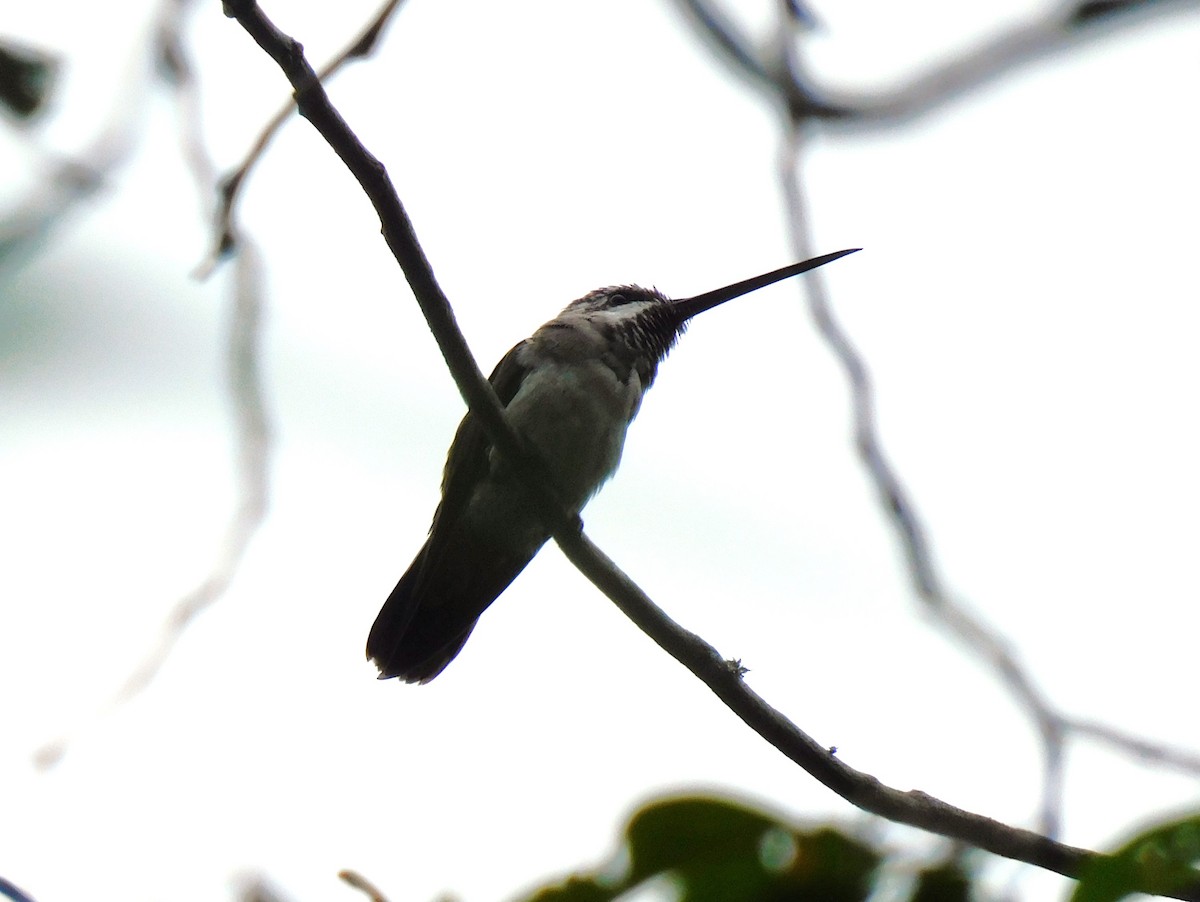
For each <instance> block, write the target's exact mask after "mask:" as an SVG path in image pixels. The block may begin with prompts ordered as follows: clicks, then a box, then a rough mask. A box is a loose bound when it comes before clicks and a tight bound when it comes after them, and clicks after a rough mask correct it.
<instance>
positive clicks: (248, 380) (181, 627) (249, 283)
mask: <svg viewBox="0 0 1200 902" xmlns="http://www.w3.org/2000/svg"><path fill="white" fill-rule="evenodd" d="M192 2H193V0H169V2H168V7H167V13H166V14H165V15H164V16H163V17H162V19H161V20H160V25H159V31H158V43H159V48H160V58H161V59H162V61H163V64H164V68H165V70H166V71H167V73H168V74H169V76H170V81H171V83H172V84H173V85H174V87H175V90H176V97H177V101H178V104H179V111H180V136H181V142H182V153H183V156H184V158H185V159H186V160H187V161H188V165H189V168H190V169H191V171H192V176H193V179H194V181H195V182H196V189H197V192H198V193H199V195H200V197H201V198H203V199H205V200H206V201H207V200H209V199H210V198H211V197H212V189H213V185H214V184H215V182H216V167H215V166H214V164H213V161H212V157H211V156H209V153H208V149H207V147H205V143H204V135H203V132H202V129H201V126H200V105H199V97H198V86H197V83H196V77H195V73H194V70H193V68H192V65H191V62H190V60H189V59H188V56H187V51H186V49H185V47H184V45H183V40H182V28H181V19H182V17H183V15H184V14H185V13H186V11H187V7H188V6H189V5H190V4H191V3H192ZM237 249H238V253H237V258H236V259H237V269H236V271H235V273H234V278H233V281H232V284H231V286H230V287H231V289H232V290H231V292H230V308H229V321H228V322H227V324H226V337H225V342H226V344H225V367H226V369H225V377H226V387H227V389H228V391H229V397H230V402H231V407H232V409H233V422H234V435H235V440H236V448H235V451H234V458H235V463H236V479H237V495H238V503H237V506H236V508H235V509H234V511H233V513H232V515H231V516H230V521H229V525H228V526H227V527H226V530H225V536H224V539H223V540H222V542H221V545H220V549H219V551H218V553H217V558H216V561H215V562H214V564H213V567H212V569H211V570H210V571H209V574H208V576H206V577H205V578H204V580H203V581H202V582H201V583H200V584H199V585H198V586H196V587H195V588H194V589H193V590H192V591H191V592H189V593H188V594H187V595H185V596H184V597H183V598H181V599H180V600H179V601H178V602H177V603H176V605H175V608H174V610H173V611H172V612H171V614H170V616H169V617H168V618H167V621H166V622H165V623H164V624H163V631H162V635H161V637H160V639H159V643H158V646H157V647H156V648H155V649H154V650H153V651H152V652H151V653H150V654H149V655H147V657H146V659H145V660H144V661H143V662H142V664H141V666H140V667H138V669H137V670H136V671H135V672H134V673H133V674H132V675H131V676H130V678H129V680H128V681H127V682H126V684H125V686H124V688H123V689H122V690H121V692H120V693H119V695H118V701H124V700H128V699H129V698H131V697H132V696H134V695H136V694H137V693H138V692H140V691H141V690H142V689H144V688H145V687H146V685H147V684H148V683H149V682H150V681H151V680H152V679H153V678H154V676H155V674H157V672H158V670H159V668H161V666H162V664H163V662H164V661H165V660H166V658H167V657H168V656H169V655H170V653H171V650H172V649H173V648H174V647H175V644H176V643H177V642H178V641H179V639H180V637H181V636H182V635H183V632H184V631H185V630H186V629H187V627H188V626H189V625H190V624H191V622H192V621H193V620H194V619H195V617H196V615H197V614H199V613H200V612H201V611H203V610H204V609H205V608H207V607H208V606H209V605H211V604H213V602H215V601H217V600H218V599H219V598H220V597H221V596H222V595H224V594H225V591H226V590H227V589H228V588H229V586H230V584H231V583H232V582H233V579H234V577H235V576H236V575H237V571H238V567H239V565H240V564H241V561H242V558H243V557H244V556H245V553H246V550H247V548H248V547H249V544H250V540H251V539H252V538H253V537H254V535H255V533H256V532H257V531H258V528H259V526H261V525H262V521H263V519H264V518H265V517H266V512H267V504H268V494H269V487H268V462H269V456H270V447H271V432H270V426H269V423H268V418H267V412H266V402H265V399H264V395H263V388H262V374H261V364H260V346H261V342H262V334H261V333H262V315H263V292H262V273H261V264H260V261H259V253H258V248H257V247H256V246H255V245H254V244H253V243H252V242H250V241H248V240H245V239H243V240H242V241H241V242H239V244H238V248H237Z"/></svg>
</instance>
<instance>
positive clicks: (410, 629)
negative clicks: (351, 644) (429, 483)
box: [367, 536, 536, 683]
mask: <svg viewBox="0 0 1200 902" xmlns="http://www.w3.org/2000/svg"><path fill="white" fill-rule="evenodd" d="M457 538H458V539H459V541H457V542H454V543H452V547H451V548H448V549H447V548H432V547H431V542H432V540H430V542H426V543H425V547H424V548H422V549H421V551H420V553H419V554H418V555H417V557H416V559H415V560H414V561H413V562H412V565H411V566H410V567H409V568H408V571H407V572H406V573H405V574H404V576H402V577H400V582H398V583H397V584H396V588H394V589H393V590H392V594H391V595H389V596H388V599H387V601H385V602H384V604H383V608H382V609H381V610H380V612H379V616H378V617H376V618H375V624H374V625H373V626H372V627H371V633H370V635H369V636H368V638H367V657H368V658H369V659H371V660H373V661H374V662H375V664H376V665H377V666H378V667H379V678H380V679H381V680H385V679H390V678H392V677H398V678H399V679H401V680H403V681H404V682H406V683H428V682H429V681H430V680H432V679H433V678H434V677H436V676H437V675H438V674H439V673H441V672H442V671H443V670H445V669H446V666H447V665H448V664H449V663H450V662H451V661H452V660H454V658H455V656H456V655H457V654H458V653H459V652H460V651H462V647H463V645H464V644H466V641H467V638H468V637H469V636H470V635H471V631H472V630H473V629H474V628H475V623H476V622H477V621H478V619H479V615H480V614H482V613H483V612H484V610H486V609H487V606H488V605H490V604H491V603H492V602H493V601H495V600H496V597H497V596H498V595H499V594H500V593H501V592H503V591H504V590H505V589H507V588H508V585H509V583H511V582H512V581H513V580H514V579H516V577H517V574H519V573H520V572H521V571H522V570H524V569H525V566H526V565H527V564H528V563H529V561H530V560H531V559H532V558H533V555H532V554H528V553H519V554H512V553H511V552H510V553H507V554H506V553H498V549H496V548H494V547H491V548H483V547H474V546H476V545H478V544H479V543H476V542H469V541H468V542H464V541H463V539H464V537H462V536H459V537H457ZM534 550H535V551H536V549H534ZM451 552H452V553H451Z"/></svg>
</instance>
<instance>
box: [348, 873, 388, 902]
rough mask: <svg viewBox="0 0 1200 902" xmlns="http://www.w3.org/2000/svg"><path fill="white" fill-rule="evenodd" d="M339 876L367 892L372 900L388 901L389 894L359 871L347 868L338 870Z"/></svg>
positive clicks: (374, 901)
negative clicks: (384, 892) (385, 893)
mask: <svg viewBox="0 0 1200 902" xmlns="http://www.w3.org/2000/svg"><path fill="white" fill-rule="evenodd" d="M338 876H339V877H340V878H342V880H343V881H345V882H346V883H348V884H349V885H350V886H352V887H354V888H355V889H356V890H359V891H361V892H363V893H365V894H366V896H367V898H368V899H370V900H371V902H388V900H387V896H385V895H384V894H383V892H382V891H381V890H380V889H379V888H378V887H377V886H376V885H375V884H374V883H372V882H371V881H370V880H368V879H367V878H366V877H364V876H363V875H362V874H360V873H358V871H352V870H350V869H348V868H347V869H346V870H344V871H338Z"/></svg>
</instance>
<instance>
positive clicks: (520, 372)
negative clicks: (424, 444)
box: [430, 341, 530, 532]
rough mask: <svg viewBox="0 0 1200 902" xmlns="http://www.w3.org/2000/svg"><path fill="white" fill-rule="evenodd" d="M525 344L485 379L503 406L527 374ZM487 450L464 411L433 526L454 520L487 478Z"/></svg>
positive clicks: (483, 437) (475, 419)
mask: <svg viewBox="0 0 1200 902" xmlns="http://www.w3.org/2000/svg"><path fill="white" fill-rule="evenodd" d="M525 345H526V342H524V341H522V342H521V343H519V344H518V345H516V346H515V347H514V348H513V349H512V350H511V351H509V352H508V353H507V354H505V355H504V356H503V357H502V358H500V362H499V363H497V364H496V368H495V369H494V370H492V375H490V376H489V377H488V381H489V382H490V383H492V388H493V389H494V390H495V392H496V396H497V397H498V398H499V399H500V403H501V404H502V405H503V406H504V407H507V406H508V405H509V402H510V401H512V399H513V398H514V397H516V394H517V392H518V391H520V389H521V383H522V382H524V381H525V377H526V376H527V375H528V374H529V369H530V368H529V367H528V366H526V365H525V363H524V362H523V361H522V359H521V358H522V356H523V355H522V354H521V350H522V348H524V347H525ZM490 447H491V442H490V441H489V440H488V437H487V430H485V429H484V428H483V424H482V423H480V422H479V418H478V417H476V416H475V414H473V413H471V412H470V411H467V415H466V416H465V417H463V419H462V422H461V423H459V424H458V431H457V432H456V433H455V434H454V442H453V443H452V444H451V445H450V454H449V455H448V456H447V458H446V470H445V472H444V473H443V475H442V501H441V503H440V504H439V505H438V509H437V512H436V513H435V514H434V518H433V521H434V525H435V526H436V524H437V523H438V521H439V520H441V519H443V518H447V519H449V520H451V521H453V520H457V519H458V517H459V515H460V514H461V513H462V510H463V508H464V507H465V506H466V504H467V502H468V501H469V500H470V498H471V492H472V491H474V489H475V486H477V485H478V484H479V482H480V481H481V480H482V479H483V478H484V476H486V475H487V470H488V467H489V466H490V463H489V461H488V449H489V448H490ZM430 531H431V532H432V531H433V529H432V528H431V530H430Z"/></svg>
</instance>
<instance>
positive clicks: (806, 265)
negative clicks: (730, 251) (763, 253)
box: [675, 247, 862, 319]
mask: <svg viewBox="0 0 1200 902" xmlns="http://www.w3.org/2000/svg"><path fill="white" fill-rule="evenodd" d="M861 250H862V248H861V247H852V248H850V249H849V250H844V251H834V252H833V253H832V254H824V255H822V256H820V257H813V258H812V259H811V260H804V261H802V262H800V263H793V264H792V265H791V266H785V267H784V268H783V269H777V270H775V271H774V272H769V273H764V274H763V275H761V276H755V277H754V278H752V279H746V280H745V281H743V282H734V283H733V284H732V285H726V286H725V287H724V288H718V289H716V291H706V292H704V294H698V295H696V296H695V297H694V298H683V299H682V300H678V301H676V302H675V309H676V310H677V311H679V314H680V318H681V319H691V318H692V317H693V316H695V315H696V314H697V313H703V312H704V311H705V310H711V309H712V308H713V307H716V306H717V305H718V304H724V303H725V302H726V301H732V300H733V299H734V298H738V297H741V296H742V295H743V294H749V293H750V292H752V291H758V289H760V288H765V287H766V286H768V285H772V284H774V283H775V282H781V281H783V280H784V279H790V278H791V277H792V276H798V275H800V273H802V272H808V271H809V270H810V269H816V268H817V267H818V266H824V265H825V264H826V263H832V262H833V261H834V260H837V259H838V258H839V257H845V256H846V255H847V254H853V253H855V252H856V251H861Z"/></svg>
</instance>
